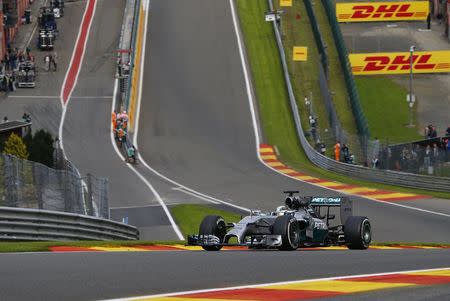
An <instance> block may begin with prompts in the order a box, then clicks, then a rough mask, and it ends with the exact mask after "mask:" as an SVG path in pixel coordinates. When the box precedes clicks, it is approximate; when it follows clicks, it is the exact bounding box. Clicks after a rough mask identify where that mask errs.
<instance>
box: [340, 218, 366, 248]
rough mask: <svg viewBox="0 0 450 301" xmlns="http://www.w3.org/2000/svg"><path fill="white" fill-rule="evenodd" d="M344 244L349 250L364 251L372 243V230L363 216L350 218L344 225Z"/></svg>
mask: <svg viewBox="0 0 450 301" xmlns="http://www.w3.org/2000/svg"><path fill="white" fill-rule="evenodd" d="M344 237H345V244H346V245H347V247H348V248H349V249H350V250H365V249H367V248H368V247H369V245H370V242H371V241H372V228H371V226H370V222H369V219H368V218H367V217H365V216H350V217H349V218H348V219H347V221H346V222H345V225H344Z"/></svg>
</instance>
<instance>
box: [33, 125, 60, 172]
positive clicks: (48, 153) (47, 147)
mask: <svg viewBox="0 0 450 301" xmlns="http://www.w3.org/2000/svg"><path fill="white" fill-rule="evenodd" d="M53 142H54V141H53V137H52V135H51V134H50V133H49V132H47V131H44V130H39V131H37V132H36V133H35V134H34V136H33V139H31V143H30V148H29V150H30V158H29V159H30V160H31V161H35V162H39V163H42V164H44V165H47V166H48V167H53V152H54V150H55V148H54V147H53Z"/></svg>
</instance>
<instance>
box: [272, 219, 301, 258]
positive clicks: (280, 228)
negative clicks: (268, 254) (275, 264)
mask: <svg viewBox="0 0 450 301" xmlns="http://www.w3.org/2000/svg"><path fill="white" fill-rule="evenodd" d="M273 234H274V235H281V246H280V247H278V249H279V250H283V251H292V250H296V249H297V248H298V246H299V243H300V225H299V223H298V221H297V220H296V219H295V217H293V216H292V215H282V216H279V217H277V218H276V219H275V222H274V224H273Z"/></svg>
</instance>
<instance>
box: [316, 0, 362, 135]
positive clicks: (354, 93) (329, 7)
mask: <svg viewBox="0 0 450 301" xmlns="http://www.w3.org/2000/svg"><path fill="white" fill-rule="evenodd" d="M321 2H322V4H323V5H324V8H325V11H326V13H327V17H328V21H329V23H330V26H331V31H332V33H333V38H334V42H335V44H336V48H337V51H338V55H339V60H340V62H341V65H342V72H343V74H344V78H345V83H346V86H347V93H348V95H349V99H350V104H351V107H352V111H353V116H354V118H355V121H356V127H357V129H358V133H359V135H360V136H361V137H369V136H370V133H369V126H368V124H367V120H366V117H365V115H364V112H363V110H362V108H361V104H360V101H359V94H358V90H357V88H356V84H355V80H354V78H353V73H352V71H351V66H350V62H349V59H348V52H347V47H346V46H345V42H344V38H343V37H342V32H341V29H340V27H339V23H338V22H337V19H336V10H335V7H334V6H335V4H334V1H331V0H322V1H321Z"/></svg>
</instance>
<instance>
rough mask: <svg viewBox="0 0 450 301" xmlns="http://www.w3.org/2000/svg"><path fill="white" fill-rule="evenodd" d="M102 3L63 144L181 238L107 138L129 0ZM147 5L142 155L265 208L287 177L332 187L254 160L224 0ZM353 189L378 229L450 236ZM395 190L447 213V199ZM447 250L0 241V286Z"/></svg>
mask: <svg viewBox="0 0 450 301" xmlns="http://www.w3.org/2000/svg"><path fill="white" fill-rule="evenodd" d="M97 5H98V7H97V13H96V15H95V17H94V20H93V24H92V28H91V31H90V37H89V43H88V46H87V49H86V54H85V58H84V63H83V66H82V68H81V72H80V78H79V80H78V84H77V86H76V88H75V90H74V93H73V97H72V99H71V100H70V103H69V105H68V109H67V115H66V121H65V125H64V131H63V135H64V146H65V150H66V152H67V155H68V157H69V158H70V159H71V160H72V161H74V163H75V164H76V165H77V166H78V167H79V169H80V170H81V171H82V173H83V174H84V173H86V172H91V173H93V174H95V175H97V176H107V177H108V178H109V179H110V200H111V206H112V207H113V210H112V216H113V217H114V218H115V219H119V220H120V219H121V217H123V216H128V217H129V221H130V223H131V224H134V225H136V226H138V227H139V228H140V230H141V233H142V236H141V238H144V239H176V237H175V235H174V232H173V230H172V228H171V227H170V224H169V222H168V220H167V217H166V216H165V215H164V212H163V211H162V209H161V207H160V206H159V203H158V201H157V198H156V196H155V195H154V194H153V193H152V192H151V191H150V189H149V188H148V187H146V185H145V184H144V182H143V181H141V179H139V177H138V176H137V175H136V174H135V173H134V172H133V171H132V170H131V169H130V168H129V167H127V165H126V164H125V163H124V162H122V161H121V159H120V158H119V156H118V155H117V154H116V153H115V151H114V149H113V147H112V145H111V141H110V136H109V134H110V130H109V126H110V119H109V118H110V112H111V99H109V98H108V97H110V96H112V94H113V85H114V80H113V76H114V61H115V60H114V49H115V48H116V47H117V44H118V38H119V32H120V22H121V19H122V18H121V16H122V15H121V13H122V11H123V5H124V1H120V0H99V2H98V4H97ZM151 9H152V10H151V16H150V19H149V28H148V35H147V37H146V38H147V48H146V60H145V68H144V70H145V73H144V83H143V91H142V92H143V97H142V104H141V117H140V124H139V136H138V143H139V151H140V153H141V156H142V158H143V159H144V160H145V161H146V162H148V163H149V165H150V166H151V167H153V168H154V169H156V170H157V171H159V172H161V173H162V174H163V175H165V176H167V177H169V178H171V179H173V180H176V181H177V182H179V183H180V184H182V185H185V186H187V187H189V188H192V189H195V190H196V191H198V192H200V193H204V194H206V195H209V196H211V197H214V198H217V199H219V200H223V201H225V202H230V203H233V204H237V205H240V206H243V207H246V208H261V209H264V210H272V209H274V208H275V207H276V206H278V205H279V204H280V203H281V202H282V195H281V191H282V190H285V189H298V190H300V191H301V192H302V194H304V195H324V196H332V195H337V193H336V192H333V191H331V190H325V189H323V188H319V187H317V186H314V185H311V184H307V183H303V182H299V181H294V180H292V179H289V178H287V177H285V176H282V175H279V174H277V173H275V172H274V171H272V170H270V169H268V168H267V167H265V166H264V165H263V164H262V163H260V162H259V161H258V159H257V156H256V147H257V145H256V143H255V133H254V130H253V126H252V117H251V112H250V107H249V101H248V99H247V94H246V90H245V85H244V76H243V71H242V65H241V62H240V58H239V52H238V46H237V40H236V34H235V31H234V27H233V23H232V16H231V11H230V6H229V1H228V0H221V1H219V0H216V1H211V0H189V1H185V0H152V1H151ZM77 13H78V14H79V13H80V12H77ZM65 18H66V17H65ZM87 124H89V129H87V127H86V125H87ZM91 128H92V129H91ZM136 170H137V171H138V172H139V173H140V174H142V176H143V177H144V178H145V179H146V180H147V181H148V182H149V183H151V185H153V187H154V188H155V190H156V191H157V192H158V193H159V194H160V196H161V199H162V201H164V202H165V203H166V204H168V205H172V204H177V203H199V202H203V203H207V202H210V201H211V199H209V198H208V197H206V198H205V197H204V196H200V195H199V194H198V193H196V192H189V193H188V192H187V191H186V188H183V187H180V186H179V185H175V184H173V183H170V182H168V181H167V180H164V179H162V178H161V177H159V176H158V175H157V174H155V173H154V172H152V171H151V170H149V169H147V168H146V166H145V164H139V165H137V166H136ZM353 200H354V213H355V214H357V215H367V216H368V217H369V218H370V220H371V222H372V227H373V231H374V239H375V240H377V241H403V242H407V241H410V242H415V241H422V242H447V243H448V242H450V235H449V234H448V231H449V229H450V218H449V217H448V216H443V215H437V214H432V213H428V212H424V211H418V210H413V209H408V208H404V207H399V206H394V205H391V204H387V203H382V202H374V201H371V200H368V199H364V198H360V197H354V198H353ZM399 204H405V205H408V206H411V207H413V208H422V209H426V210H431V211H435V212H438V213H439V212H441V213H444V214H449V213H450V209H449V208H450V204H449V201H448V200H447V201H442V200H435V199H433V200H429V201H428V200H425V201H410V202H407V203H399ZM223 206H224V205H221V207H222V208H223ZM449 262H450V250H449V249H442V250H413V249H406V250H367V251H348V250H346V251H298V252H278V251H233V252H216V253H212V252H190V251H183V252H171V251H168V252H111V253H95V252H92V253H91V252H83V253H28V254H27V253H22V254H0V266H1V273H2V277H1V279H2V281H0V292H1V293H0V299H2V300H3V297H4V296H7V298H6V299H7V300H26V299H33V300H97V299H105V298H120V297H130V296H138V295H148V294H160V293H170V292H176V291H186V290H195V289H205V288H217V287H229V286H236V285H245V284H256V283H267V282H275V281H287V280H301V279H313V278H320V277H331V276H343V275H357V274H368V273H380V272H393V271H403V270H414V269H426V268H442V267H446V266H448V263H449ZM449 294H450V287H449V286H448V285H441V286H433V287H426V288H414V289H410V290H405V289H403V290H388V291H377V292H373V293H369V294H364V295H358V298H359V299H361V300H373V299H377V298H378V299H382V300H408V301H409V300H419V299H424V298H437V299H439V298H440V299H442V300H443V298H445V296H448V295H449ZM352 297H353V298H354V297H355V295H349V296H342V297H339V298H333V300H348V299H352Z"/></svg>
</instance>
